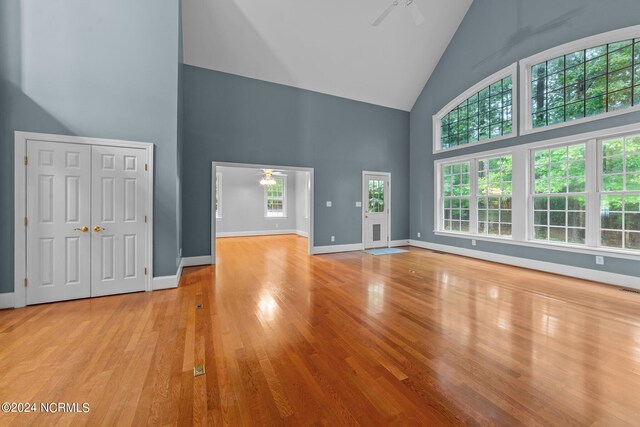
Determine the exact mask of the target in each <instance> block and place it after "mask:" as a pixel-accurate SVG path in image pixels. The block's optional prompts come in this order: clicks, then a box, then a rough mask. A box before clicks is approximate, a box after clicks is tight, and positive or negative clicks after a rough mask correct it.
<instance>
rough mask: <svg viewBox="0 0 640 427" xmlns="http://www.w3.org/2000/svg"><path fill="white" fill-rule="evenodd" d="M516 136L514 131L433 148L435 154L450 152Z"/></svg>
mask: <svg viewBox="0 0 640 427" xmlns="http://www.w3.org/2000/svg"><path fill="white" fill-rule="evenodd" d="M516 136H517V135H516V134H515V133H514V132H511V133H510V134H507V135H500V136H496V137H493V138H489V139H485V140H483V141H477V142H472V143H469V144H463V145H456V146H454V147H448V148H439V147H438V148H436V149H435V150H433V154H442V153H448V152H451V151H456V150H462V149H463V148H469V147H477V146H479V145H483V144H490V143H492V142H498V141H502V140H503V139H509V138H515V137H516Z"/></svg>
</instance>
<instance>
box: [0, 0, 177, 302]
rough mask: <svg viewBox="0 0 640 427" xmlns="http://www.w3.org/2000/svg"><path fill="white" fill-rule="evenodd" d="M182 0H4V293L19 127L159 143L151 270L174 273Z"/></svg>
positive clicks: (0, 16)
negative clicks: (180, 15)
mask: <svg viewBox="0 0 640 427" xmlns="http://www.w3.org/2000/svg"><path fill="white" fill-rule="evenodd" d="M178 16H179V8H178V0H167V1H160V2H158V1H156V0H137V1H135V2H132V1H129V0H109V1H86V0H64V1H63V0H28V1H27V0H23V1H19V0H2V1H1V2H0V255H1V256H0V292H11V291H13V283H14V278H13V262H14V259H13V224H14V221H13V186H14V183H13V175H14V170H13V161H14V160H13V156H14V137H13V132H14V131H15V130H21V131H33V132H46V133H58V134H68V135H80V136H90V137H102V138H115V139H128V140H137V141H146V142H153V143H155V144H156V159H155V161H156V175H155V180H156V187H155V207H154V217H155V230H154V239H155V240H154V243H155V250H154V265H155V271H154V272H155V274H156V275H159V276H162V275H170V274H175V272H176V267H175V266H176V256H177V249H178V237H177V209H178V202H177V197H176V194H177V160H176V156H177V142H176V139H177V134H178V128H177V117H178V114H177V104H178V99H177V94H178V89H177V86H178V61H179V58H178V36H179V34H178V33H179V32H178V25H179V22H178Z"/></svg>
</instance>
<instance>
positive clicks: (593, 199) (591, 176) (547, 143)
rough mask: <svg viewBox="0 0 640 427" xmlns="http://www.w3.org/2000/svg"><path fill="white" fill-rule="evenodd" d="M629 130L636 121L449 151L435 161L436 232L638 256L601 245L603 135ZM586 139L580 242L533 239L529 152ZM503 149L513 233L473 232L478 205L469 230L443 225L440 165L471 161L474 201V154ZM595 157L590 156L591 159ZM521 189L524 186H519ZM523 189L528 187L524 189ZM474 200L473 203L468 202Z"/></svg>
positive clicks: (639, 128) (637, 129)
mask: <svg viewBox="0 0 640 427" xmlns="http://www.w3.org/2000/svg"><path fill="white" fill-rule="evenodd" d="M633 133H640V124H637V123H636V124H632V125H626V126H619V127H615V128H607V129H602V130H598V131H594V132H587V133H582V134H577V135H569V136H566V137H560V138H553V139H549V140H543V141H537V142H532V143H529V144H522V145H515V146H511V147H507V148H502V149H496V150H490V151H482V152H478V153H473V154H465V155H461V156H456V157H448V158H444V159H440V160H436V161H434V181H433V182H434V184H435V188H434V190H435V191H434V230H433V233H434V234H435V235H437V236H445V237H457V238H463V239H474V240H478V241H490V242H499V243H506V244H515V245H520V246H527V247H535V248H544V249H551V250H558V251H563V252H574V253H583V254H592V255H602V256H612V257H615V258H623V259H631V260H634V261H640V251H637V250H627V249H618V248H608V247H604V246H599V245H600V196H601V195H602V194H607V193H602V192H601V191H600V188H599V179H600V163H601V159H600V154H599V151H600V146H601V144H602V140H603V139H611V138H615V137H617V136H625V135H629V134H633ZM580 142H583V143H586V159H585V160H586V168H585V172H586V179H587V183H586V193H587V211H586V228H587V231H586V235H585V244H584V245H573V244H570V243H555V242H548V241H541V240H534V239H533V206H532V205H531V203H532V201H533V198H532V195H533V194H532V191H533V187H532V182H531V181H532V178H531V174H532V172H533V169H532V163H531V162H532V153H533V151H534V150H539V149H542V148H547V147H554V146H563V145H570V144H575V143H580ZM504 155H511V156H512V167H513V170H512V185H513V190H512V212H511V216H512V229H511V238H509V237H504V236H487V235H484V234H478V233H477V230H478V228H477V215H478V214H477V212H478V211H477V208H475V209H472V210H471V212H470V232H469V233H458V232H452V231H445V230H444V222H443V221H444V218H443V214H444V212H443V209H442V204H441V203H440V200H441V194H442V190H443V189H442V174H441V170H442V167H444V166H445V165H448V164H452V163H460V162H464V161H469V162H470V165H469V170H470V171H473V173H474V175H472V176H471V177H470V180H471V185H472V188H471V194H472V197H471V199H472V202H475V203H476V204H477V195H475V193H477V177H475V176H476V175H475V174H477V167H476V162H477V161H478V160H482V159H486V158H491V157H499V156H504ZM592 159H594V160H592ZM519 189H523V190H521V191H520V190H519ZM524 189H526V191H524ZM471 206H473V205H471Z"/></svg>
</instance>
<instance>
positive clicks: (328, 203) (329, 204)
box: [327, 200, 331, 208]
mask: <svg viewBox="0 0 640 427" xmlns="http://www.w3.org/2000/svg"><path fill="white" fill-rule="evenodd" d="M327 207H328V208H330V207H331V200H327Z"/></svg>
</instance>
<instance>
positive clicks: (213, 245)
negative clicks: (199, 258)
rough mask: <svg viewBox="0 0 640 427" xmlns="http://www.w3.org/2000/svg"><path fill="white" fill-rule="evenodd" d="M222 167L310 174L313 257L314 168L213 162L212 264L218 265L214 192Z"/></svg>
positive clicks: (310, 238)
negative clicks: (218, 170) (282, 170)
mask: <svg viewBox="0 0 640 427" xmlns="http://www.w3.org/2000/svg"><path fill="white" fill-rule="evenodd" d="M220 166H226V167H233V168H252V169H284V170H286V171H291V172H296V171H299V172H309V180H310V186H311V188H310V189H309V236H308V239H309V242H308V243H309V249H308V253H309V255H313V236H314V229H313V221H314V218H315V214H314V212H313V194H314V181H313V171H314V169H313V168H305V167H299V166H279V165H264V164H255V163H233V162H215V161H214V162H211V191H210V196H211V264H215V263H216V227H217V224H216V198H215V196H214V195H213V192H214V191H215V188H216V179H217V170H216V168H218V167H220Z"/></svg>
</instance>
